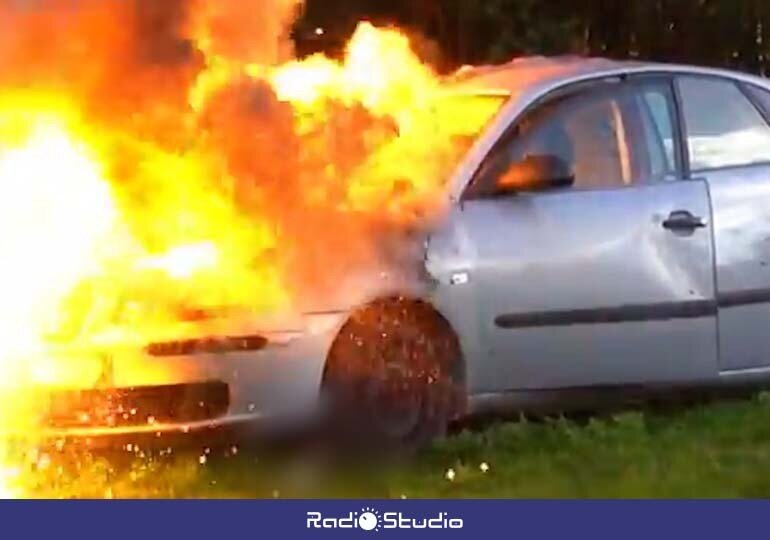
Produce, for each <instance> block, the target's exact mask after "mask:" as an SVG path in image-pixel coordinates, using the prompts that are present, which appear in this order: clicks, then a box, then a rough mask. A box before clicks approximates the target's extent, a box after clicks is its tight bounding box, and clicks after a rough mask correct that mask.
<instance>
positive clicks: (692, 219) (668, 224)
mask: <svg viewBox="0 0 770 540" xmlns="http://www.w3.org/2000/svg"><path fill="white" fill-rule="evenodd" d="M705 226H706V222H705V221H704V220H703V218H701V217H698V216H694V215H692V214H691V213H690V212H688V211H687V210H676V211H674V212H671V215H669V216H668V219H666V221H664V222H663V228H665V229H668V230H670V231H693V230H695V229H703V228H704V227H705Z"/></svg>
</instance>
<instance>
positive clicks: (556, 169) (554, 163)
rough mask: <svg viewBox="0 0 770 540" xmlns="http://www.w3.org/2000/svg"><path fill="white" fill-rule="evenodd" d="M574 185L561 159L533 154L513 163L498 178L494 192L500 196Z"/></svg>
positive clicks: (567, 168) (572, 178)
mask: <svg viewBox="0 0 770 540" xmlns="http://www.w3.org/2000/svg"><path fill="white" fill-rule="evenodd" d="M574 183H575V175H574V174H572V171H571V170H570V167H569V165H567V163H565V162H564V160H563V159H561V158H560V157H558V156H554V155H551V154H537V155H534V154H533V155H528V156H527V157H525V158H524V159H523V160H521V161H517V162H515V163H513V164H512V165H511V166H510V167H509V168H508V170H507V171H506V172H505V173H504V174H503V175H502V176H500V178H498V180H497V185H496V186H495V191H496V193H497V194H499V195H502V194H508V193H520V192H526V191H540V190H543V189H547V188H558V187H569V186H571V185H573V184H574Z"/></svg>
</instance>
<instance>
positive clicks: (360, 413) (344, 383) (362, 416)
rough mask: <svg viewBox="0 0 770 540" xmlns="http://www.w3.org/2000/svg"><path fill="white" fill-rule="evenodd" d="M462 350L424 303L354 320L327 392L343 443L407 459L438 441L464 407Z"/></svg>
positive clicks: (337, 348)
mask: <svg viewBox="0 0 770 540" xmlns="http://www.w3.org/2000/svg"><path fill="white" fill-rule="evenodd" d="M460 366H461V355H460V346H459V342H458V340H457V337H456V335H455V333H454V332H453V331H452V329H451V327H450V325H449V323H448V322H447V321H446V320H445V319H444V318H443V317H441V316H440V315H439V314H438V313H437V312H436V311H435V310H434V309H433V308H432V307H431V306H430V305H428V304H427V303H425V302H421V301H413V300H406V299H403V298H392V299H387V300H381V301H378V302H375V303H373V304H370V305H369V306H366V307H364V308H362V309H360V310H358V311H356V312H355V313H353V315H352V316H351V318H350V319H349V320H348V322H347V323H346V324H345V326H344V327H343V328H342V330H341V331H340V334H339V336H338V337H337V339H336V340H335V343H334V345H333V346H332V349H331V351H330V354H329V359H328V362H327V366H326V372H325V376H324V392H325V396H326V398H327V403H328V405H329V409H328V410H329V412H330V422H331V425H332V426H333V428H334V430H335V432H336V434H337V435H341V436H343V437H345V442H346V443H354V444H356V445H358V446H366V447H369V448H373V449H378V450H386V451H390V450H394V449H397V450H402V451H407V452H411V451H414V450H417V449H420V448H422V447H425V446H426V445H428V444H429V443H430V442H431V441H432V440H434V439H435V438H437V437H440V436H442V435H443V434H444V433H445V432H446V429H447V427H448V425H449V423H450V422H451V420H452V419H453V418H454V417H456V416H457V415H458V414H459V412H460V408H461V403H462V399H461V398H462V396H463V389H462V384H461V381H462V374H461V368H460Z"/></svg>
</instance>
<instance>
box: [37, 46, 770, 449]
mask: <svg viewBox="0 0 770 540" xmlns="http://www.w3.org/2000/svg"><path fill="white" fill-rule="evenodd" d="M453 85H454V87H455V89H456V91H457V92H458V93H463V92H470V93H478V94H489V95H494V96H498V97H499V96H504V98H505V99H504V105H503V106H502V108H501V110H500V112H499V114H498V115H497V116H496V118H495V119H494V120H493V122H492V123H491V124H490V125H489V126H488V127H487V129H486V130H485V132H484V133H483V134H482V135H481V136H480V137H479V138H478V139H477V140H476V142H475V144H474V145H473V147H472V149H471V150H470V151H469V152H468V153H467V155H466V156H465V158H464V159H463V161H462V163H461V164H460V165H459V167H458V168H457V170H456V172H455V173H454V175H453V176H452V178H450V179H449V181H448V182H447V188H446V197H447V198H448V200H449V201H450V206H451V208H450V210H449V212H448V213H447V214H446V215H445V217H444V219H443V221H442V222H441V223H439V224H437V226H435V227H433V228H432V229H431V231H430V234H428V235H426V238H425V244H424V246H425V254H424V268H423V269H422V270H423V271H422V276H423V278H422V281H421V286H419V287H413V288H410V289H409V290H397V289H394V290H392V291H388V293H389V294H385V295H382V294H381V295H380V296H379V297H375V296H373V297H372V298H369V299H368V301H367V302H364V303H362V304H361V305H354V306H349V305H343V306H338V305H333V306H329V309H328V310H325V311H322V312H317V313H307V314H305V315H303V316H301V317H297V318H296V319H295V320H292V321H281V322H276V323H275V324H274V325H272V327H271V326H269V325H267V326H265V327H262V328H260V329H259V330H258V331H255V332H248V333H241V334H235V335H229V336H227V337H215V338H213V339H211V338H208V339H201V340H187V341H179V342H171V343H157V344H153V345H151V346H149V347H147V348H146V349H145V351H144V358H145V361H146V362H147V363H148V365H149V364H152V365H153V366H155V367H156V368H157V367H158V366H159V365H162V366H163V367H164V369H155V370H152V372H157V374H156V375H154V379H153V380H152V381H151V383H150V384H148V381H147V380H146V378H147V373H146V371H144V372H142V373H141V380H140V379H133V378H132V377H133V375H132V373H134V372H138V371H141V370H133V369H125V370H123V369H122V367H121V366H122V364H121V356H120V353H119V352H117V353H115V354H114V355H112V356H111V357H110V358H109V360H108V361H105V373H106V375H105V377H106V379H105V380H108V381H109V382H110V383H109V384H110V386H111V395H112V396H113V397H111V398H110V399H111V401H110V402H109V403H112V404H114V403H120V412H121V414H120V415H119V416H117V417H116V415H115V414H111V415H110V421H109V422H106V421H105V422H104V423H103V425H99V424H98V422H97V424H96V425H94V418H93V416H92V417H91V418H90V420H89V423H88V424H87V425H86V424H81V423H79V421H78V420H77V419H78V418H79V417H78V416H77V415H76V414H75V413H74V412H73V410H75V409H77V407H74V408H73V407H68V406H66V400H65V401H64V402H65V406H60V407H58V408H56V410H58V411H59V414H58V415H57V414H53V415H52V417H51V421H50V425H51V427H52V429H53V430H54V431H58V432H61V433H66V434H71V435H89V434H97V433H103V432H105V431H107V432H110V433H140V432H147V433H156V432H157V433H162V432H173V431H187V430H192V429H197V428H205V427H212V426H227V425H241V426H246V425H248V426H271V425H286V423H287V422H289V423H293V422H295V421H298V420H303V419H308V418H313V417H316V416H317V415H318V413H319V411H324V412H325V413H327V414H328V416H327V418H330V419H331V420H332V423H333V424H334V425H335V426H337V427H340V428H344V429H346V430H348V431H350V432H355V433H357V434H359V435H361V436H364V437H365V438H366V439H367V440H369V441H376V442H377V443H381V444H383V445H389V444H395V445H403V446H419V445H422V444H424V443H426V442H428V441H429V440H431V439H432V438H433V437H435V436H437V435H439V434H441V433H442V432H443V430H444V429H445V428H446V427H447V425H448V424H449V423H450V422H451V421H452V420H454V419H457V418H461V417H464V416H466V415H470V414H475V413H481V412H487V411H497V410H511V409H515V410H527V409H530V408H542V407H550V408H555V409H570V408H574V407H578V406H580V407H582V406H584V405H585V403H586V402H589V403H590V402H592V401H594V400H597V399H599V398H603V397H610V398H612V399H615V398H617V399H624V398H627V397H629V396H632V395H633V396H644V395H645V394H647V393H648V392H650V391H656V390H659V389H679V388H695V387H707V388H712V387H713V388H721V387H726V386H729V385H744V384H749V383H751V384H754V383H762V382H764V381H766V380H770V84H769V83H768V82H767V81H766V80H764V79H761V78H757V77H753V76H749V75H744V74H739V73H732V72H727V71H719V70H712V69H703V68H696V67H686V66H672V65H661V64H647V63H636V62H612V61H607V60H596V59H569V58H567V59H554V60H548V59H542V58H535V59H526V60H520V61H514V62H513V63H511V64H508V65H505V66H501V67H494V68H484V69H476V70H470V71H466V72H464V73H462V74H460V75H458V76H457V77H456V78H455V80H454V81H453ZM101 395H102V391H101V390H94V391H93V392H92V395H87V396H85V397H84V395H83V393H81V394H79V397H78V403H81V404H82V403H84V404H85V405H83V407H86V408H89V409H90V410H93V409H94V403H103V401H100V400H101V399H102V398H101V397H100V396H101ZM115 395H117V396H118V397H119V398H118V399H115V398H114V396H115ZM113 406H114V405H113ZM97 408H98V407H97ZM128 410H130V411H131V414H130V415H128V414H126V413H125V411H128ZM113 412H114V411H113ZM116 418H117V421H116Z"/></svg>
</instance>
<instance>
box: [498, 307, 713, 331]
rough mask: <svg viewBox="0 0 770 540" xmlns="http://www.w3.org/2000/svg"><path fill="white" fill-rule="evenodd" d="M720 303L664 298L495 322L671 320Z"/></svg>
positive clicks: (511, 325)
mask: <svg viewBox="0 0 770 540" xmlns="http://www.w3.org/2000/svg"><path fill="white" fill-rule="evenodd" d="M716 313H717V303H716V302H715V301H713V300H692V301H687V302H661V303H658V304H645V305H624V306H617V307H600V308H593V309H570V310H564V311H544V312H534V313H509V314H503V315H499V316H498V317H497V318H496V319H495V325H497V326H498V327H500V328H507V329H517V328H536V327H540V326H573V325H579V324H617V323H625V322H645V321H668V320H672V319H700V318H702V317H713V316H715V315H716Z"/></svg>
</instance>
